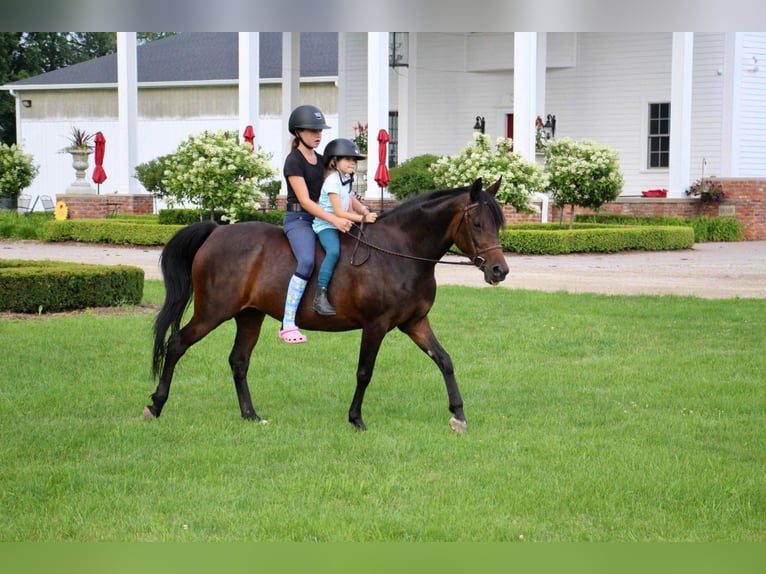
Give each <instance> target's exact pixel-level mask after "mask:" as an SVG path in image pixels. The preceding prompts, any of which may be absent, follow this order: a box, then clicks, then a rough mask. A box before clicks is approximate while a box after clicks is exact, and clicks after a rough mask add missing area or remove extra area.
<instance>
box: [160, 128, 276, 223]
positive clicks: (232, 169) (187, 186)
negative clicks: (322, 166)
mask: <svg viewBox="0 0 766 574" xmlns="http://www.w3.org/2000/svg"><path fill="white" fill-rule="evenodd" d="M269 159H270V155H269V154H266V153H265V152H263V151H261V150H260V149H256V150H252V149H251V148H250V144H249V143H247V142H242V141H240V140H239V135H238V134H237V133H236V132H224V131H217V132H215V133H209V132H205V133H202V134H199V135H196V136H190V137H189V138H188V139H187V140H185V141H183V142H181V144H180V145H179V146H178V149H176V151H175V153H173V154H172V155H171V156H170V157H167V156H166V157H164V158H163V160H164V161H163V163H164V164H165V174H164V178H163V180H162V182H161V186H162V187H163V188H164V189H165V192H166V196H165V197H166V198H167V200H168V204H170V205H172V204H174V203H186V202H189V203H192V204H194V205H197V206H199V207H201V208H202V209H204V210H207V211H208V212H209V213H210V219H213V217H214V212H215V210H216V209H224V210H225V211H226V214H227V219H229V220H234V219H235V217H236V213H237V212H238V211H241V210H243V209H246V208H252V206H253V204H254V203H255V202H257V201H259V200H261V199H262V198H263V194H262V192H261V189H262V188H263V187H264V186H265V185H266V184H267V183H268V182H270V181H271V180H272V179H273V177H274V176H275V175H276V170H274V168H273V167H271V164H270V163H269Z"/></svg>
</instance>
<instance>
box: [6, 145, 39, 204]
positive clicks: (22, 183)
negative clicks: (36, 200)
mask: <svg viewBox="0 0 766 574" xmlns="http://www.w3.org/2000/svg"><path fill="white" fill-rule="evenodd" d="M32 161H33V158H32V155H31V154H28V153H24V152H23V151H22V149H21V148H20V147H18V146H17V145H16V144H11V145H7V144H5V143H0V197H10V198H15V197H18V196H19V194H21V192H22V191H24V189H26V188H27V187H29V185H30V184H31V183H32V181H34V179H35V177H37V174H38V173H39V172H40V166H37V165H35V164H34V163H32Z"/></svg>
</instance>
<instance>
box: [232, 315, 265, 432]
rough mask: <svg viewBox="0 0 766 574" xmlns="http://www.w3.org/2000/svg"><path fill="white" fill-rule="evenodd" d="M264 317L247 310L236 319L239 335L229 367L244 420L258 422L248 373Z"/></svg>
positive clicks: (259, 418)
mask: <svg viewBox="0 0 766 574" xmlns="http://www.w3.org/2000/svg"><path fill="white" fill-rule="evenodd" d="M264 317H265V315H264V314H263V313H261V312H259V311H256V310H255V309H245V310H244V311H241V312H240V313H239V314H238V315H237V316H236V317H235V320H236V322H237V335H236V337H235V339H234V346H233V347H232V349H231V354H229V365H230V366H231V374H232V376H233V377H234V388H235V389H236V391H237V400H238V401H239V410H240V412H241V413H242V418H244V419H250V420H256V421H259V420H261V417H259V416H258V413H256V412H255V409H254V408H253V402H252V400H251V398H250V388H249V387H248V384H247V371H248V369H249V367H250V356H251V355H252V353H253V348H254V347H255V344H256V343H257V342H258V337H259V336H260V334H261V326H262V325H263V319H264ZM264 422H265V421H264Z"/></svg>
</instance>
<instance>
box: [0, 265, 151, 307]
mask: <svg viewBox="0 0 766 574" xmlns="http://www.w3.org/2000/svg"><path fill="white" fill-rule="evenodd" d="M143 292H144V270H143V269H141V268H140V267H132V266H128V265H88V264H74V263H62V262H58V261H21V260H15V259H9V260H0V309H2V310H4V311H12V312H14V313H42V312H56V311H66V310H70V309H85V308H89V307H110V306H118V305H137V304H138V303H140V302H141V298H142V297H143Z"/></svg>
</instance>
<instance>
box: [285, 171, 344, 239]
mask: <svg viewBox="0 0 766 574" xmlns="http://www.w3.org/2000/svg"><path fill="white" fill-rule="evenodd" d="M287 179H288V180H289V181H290V186H291V187H292V188H293V191H294V192H295V197H297V198H298V202H299V203H300V204H301V207H302V208H303V209H305V210H306V211H308V212H309V213H310V214H311V215H313V216H314V217H321V218H322V219H324V220H325V221H329V222H330V223H332V224H333V225H334V226H335V227H336V228H338V230H339V231H343V232H344V233H345V232H346V231H348V230H349V229H351V223H350V222H349V220H348V219H347V218H343V217H338V216H337V215H335V214H332V213H330V212H329V211H325V210H324V209H322V208H321V207H319V204H318V203H317V202H315V201H312V200H311V197H309V188H308V187H307V186H306V180H305V179H304V178H302V177H301V176H299V175H291V176H288V178H287ZM331 197H332V196H331ZM333 207H334V204H333ZM336 213H337V212H336Z"/></svg>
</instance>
